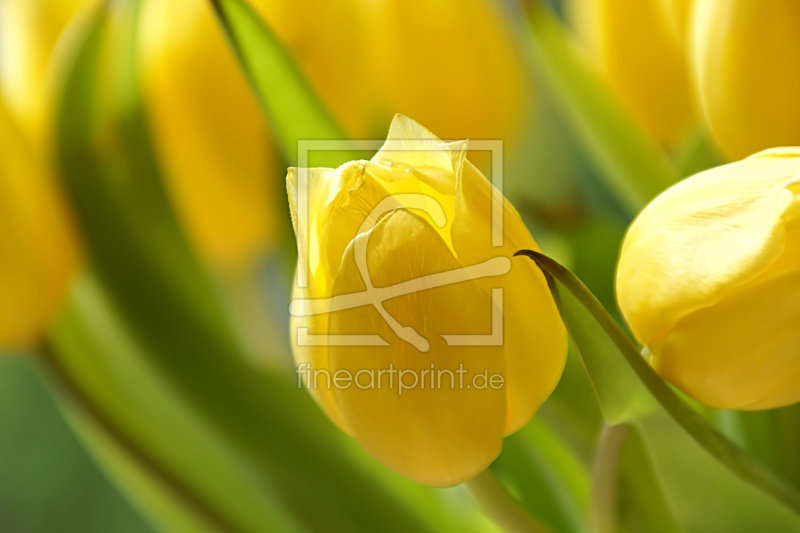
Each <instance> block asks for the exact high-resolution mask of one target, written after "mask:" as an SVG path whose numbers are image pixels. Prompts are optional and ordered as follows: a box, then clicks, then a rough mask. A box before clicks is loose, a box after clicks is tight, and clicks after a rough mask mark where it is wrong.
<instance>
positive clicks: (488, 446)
mask: <svg viewBox="0 0 800 533" xmlns="http://www.w3.org/2000/svg"><path fill="white" fill-rule="evenodd" d="M466 150H467V141H462V142H454V143H444V142H442V141H441V140H440V139H439V138H437V137H436V136H434V135H433V134H432V133H430V132H429V131H428V130H426V129H425V128H423V127H422V126H420V125H419V124H417V123H416V122H414V121H412V120H410V119H408V118H406V117H404V116H400V115H398V116H397V117H395V119H394V121H393V122H392V125H391V130H390V132H389V137H388V140H387V141H386V144H385V145H384V147H383V148H382V149H381V150H380V151H379V152H378V153H377V154H376V155H375V156H374V157H373V158H372V159H371V160H370V161H352V162H350V163H346V164H344V165H342V166H341V167H339V168H338V169H335V170H334V169H309V170H308V171H307V176H308V179H307V181H306V180H305V179H302V180H301V177H302V176H304V175H305V174H306V172H304V171H301V170H298V169H290V171H289V175H288V178H287V184H288V192H289V200H290V207H291V212H292V220H293V223H294V226H295V232H296V234H297V241H298V250H299V256H300V262H299V265H300V268H301V269H302V268H303V265H305V264H307V265H308V280H307V281H308V283H307V287H300V285H299V283H298V286H297V287H296V288H295V294H294V296H295V300H294V301H293V302H292V305H291V307H290V310H291V312H292V337H293V344H294V346H293V348H294V355H295V359H296V361H297V363H298V376H299V379H301V378H302V379H303V380H304V382H305V384H306V386H307V387H308V388H309V389H310V391H311V393H312V395H313V396H314V397H315V398H316V400H317V401H318V402H319V403H320V405H321V406H322V408H323V409H324V410H325V411H326V413H327V414H328V415H329V416H330V417H331V419H333V420H334V421H335V422H336V423H337V424H338V425H339V427H340V428H341V429H342V430H344V431H345V432H347V433H348V434H350V435H352V436H353V437H354V438H356V439H357V440H358V441H359V443H361V445H362V446H364V448H365V449H366V450H367V451H369V452H370V453H371V454H372V455H374V456H375V457H376V458H378V459H379V460H380V461H382V462H383V463H384V464H386V465H388V466H389V467H391V468H393V469H394V470H396V471H397V472H400V473H401V474H403V475H405V476H407V477H409V478H411V479H413V480H415V481H418V482H420V483H424V484H428V485H434V486H450V485H455V484H458V483H461V482H463V481H465V480H468V479H470V478H471V477H473V476H475V475H477V474H479V473H480V472H481V471H483V470H484V469H485V468H486V467H487V466H488V465H489V464H490V463H491V462H492V461H493V460H494V458H495V457H497V455H498V453H499V452H500V449H501V446H502V440H503V437H504V436H505V435H509V434H510V433H513V432H514V431H516V430H517V429H519V428H520V427H522V426H523V425H524V424H525V423H527V422H528V420H530V418H531V417H532V416H533V414H534V413H535V412H536V410H537V409H538V408H539V406H540V405H541V404H542V402H544V400H545V399H546V398H547V397H548V396H549V395H550V393H551V392H552V391H553V389H554V388H555V386H556V384H557V383H558V380H559V378H560V376H561V372H562V370H563V368H564V363H565V358H566V331H565V328H564V326H563V324H562V323H561V320H560V318H559V315H558V311H557V309H556V306H555V304H554V302H553V300H552V298H551V296H550V293H549V291H548V289H547V284H546V282H545V280H544V278H543V276H542V274H541V272H539V271H538V269H536V268H535V266H534V265H533V263H531V262H529V261H522V260H513V263H512V259H511V257H512V255H513V253H514V252H515V251H517V250H519V249H522V248H530V249H538V247H537V246H536V243H535V242H534V241H533V238H532V237H531V235H530V233H528V230H527V229H526V228H525V226H524V224H523V223H522V220H521V219H520V218H519V215H518V214H517V213H516V211H515V210H514V208H513V207H512V206H511V205H510V204H509V203H508V202H507V201H505V200H504V199H502V195H499V196H497V195H496V191H495V190H494V189H493V188H492V185H491V184H490V183H489V182H488V181H487V179H486V178H485V177H484V176H483V175H482V174H481V173H480V172H479V171H478V170H477V169H476V168H475V166H473V165H472V163H470V162H469V161H468V160H466V159H465V154H466ZM304 183H307V184H308V185H307V187H306V186H305V185H304ZM306 188H307V192H308V196H307V197H306V196H305V195H302V196H301V195H300V193H301V192H302V191H304V190H306ZM493 206H494V208H499V209H500V210H501V211H500V212H501V213H502V227H501V226H494V225H493V215H492V214H493ZM498 206H499V207H498ZM306 222H307V223H306ZM497 229H500V230H501V234H502V246H498V247H493V246H492V245H493V235H494V232H495V230H497ZM498 244H499V243H498ZM302 273H303V272H302V271H301V270H300V269H298V279H300V276H301V275H302ZM373 284H374V286H373ZM500 289H502V290H500ZM497 291H499V293H498V292H497ZM498 294H500V296H499V298H500V299H499V300H498ZM347 302H350V303H349V304H347ZM354 302H355V303H354ZM359 302H360V303H359ZM498 317H499V318H498ZM309 334H310V335H312V336H314V335H315V336H316V337H308V335H309ZM471 334H480V335H481V336H479V337H470V335H471ZM339 335H351V336H352V335H356V336H361V337H360V338H359V339H358V340H356V339H354V338H353V337H337V336H339ZM375 335H378V336H379V337H380V338H379V339H377V342H376V340H375V337H374V336H375ZM364 336H366V337H364ZM309 339H311V340H309ZM319 339H322V341H320V340H319ZM365 339H366V341H365ZM369 339H372V340H369ZM393 370H394V372H396V375H394V374H392V372H393ZM459 370H461V371H462V372H461V373H459ZM387 373H388V375H387ZM337 376H338V378H337ZM347 376H349V377H350V378H352V382H351V385H350V386H346V387H345V386H342V385H343V382H342V380H345V381H346V378H347ZM462 376H463V377H462ZM482 376H483V377H482ZM331 378H332V379H333V383H332V382H331ZM337 379H338V381H337ZM462 379H463V381H460V380H462ZM476 379H477V381H476ZM411 385H414V386H411ZM481 385H483V386H481ZM497 385H499V386H497Z"/></svg>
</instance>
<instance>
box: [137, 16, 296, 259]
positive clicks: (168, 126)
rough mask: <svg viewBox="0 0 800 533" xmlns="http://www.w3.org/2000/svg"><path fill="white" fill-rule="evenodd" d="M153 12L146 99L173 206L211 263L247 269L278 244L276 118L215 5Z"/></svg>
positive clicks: (146, 45) (144, 46)
mask: <svg viewBox="0 0 800 533" xmlns="http://www.w3.org/2000/svg"><path fill="white" fill-rule="evenodd" d="M143 9H144V12H143V15H142V19H141V39H140V45H141V46H140V51H141V68H142V79H143V85H144V90H145V101H146V105H147V112H148V118H149V120H150V123H151V126H152V131H153V136H154V138H155V144H156V151H157V154H158V157H159V159H160V161H161V163H162V166H163V169H164V174H165V179H166V180H167V185H168V188H169V190H170V192H171V193H172V198H173V201H174V202H175V205H176V208H177V211H178V213H179V215H180V217H181V219H182V220H183V222H184V224H185V227H186V229H187V232H188V234H189V237H190V239H191V240H192V242H193V243H194V245H195V247H196V249H198V250H199V251H200V252H201V253H202V254H203V255H204V256H205V258H206V259H207V260H209V261H210V263H212V264H213V265H214V266H216V267H219V268H221V269H237V268H240V267H245V266H247V265H248V264H250V263H251V262H252V261H253V260H256V259H257V258H258V257H259V255H260V254H263V253H265V252H267V251H268V250H269V249H270V247H271V246H272V245H273V244H274V241H275V239H276V226H277V222H276V220H277V219H276V216H277V208H276V206H275V205H274V203H275V202H277V195H278V194H279V190H280V189H279V187H278V186H277V182H278V179H277V176H278V174H277V173H278V165H277V162H276V156H275V149H274V147H273V144H272V141H271V138H270V135H269V131H268V129H267V123H266V119H265V118H264V116H263V113H262V111H261V108H260V107H259V104H258V102H257V101H256V99H255V96H254V94H253V92H252V90H251V88H250V87H249V85H248V82H247V79H246V78H245V75H244V73H243V71H242V70H241V68H240V66H239V64H238V63H237V60H236V57H235V55H234V52H233V50H232V49H231V47H230V46H229V44H228V43H227V42H226V38H225V35H224V33H223V30H222V27H221V26H220V24H219V23H218V22H217V20H216V17H215V15H214V12H213V8H212V6H211V3H210V2H207V1H204V0H149V1H146V2H144V4H143Z"/></svg>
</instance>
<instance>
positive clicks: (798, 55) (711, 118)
mask: <svg viewBox="0 0 800 533" xmlns="http://www.w3.org/2000/svg"><path fill="white" fill-rule="evenodd" d="M692 42H693V45H692V48H691V54H690V56H691V60H692V68H693V70H694V77H695V80H696V86H697V92H698V93H699V100H700V102H701V105H702V109H703V114H704V116H705V119H706V121H707V123H708V125H709V127H710V129H711V131H712V133H713V134H714V137H715V138H716V140H717V143H718V144H719V145H720V147H721V148H722V150H723V151H724V152H725V154H727V155H728V157H730V158H731V159H732V160H736V159H740V158H742V157H745V156H747V155H748V154H752V153H754V152H757V151H759V150H764V149H766V148H770V147H773V146H787V145H797V144H800V128H799V127H798V126H797V124H798V123H800V100H798V98H797V95H798V94H800V68H797V65H798V64H800V5H798V3H797V2H795V1H794V0H771V1H769V2H752V1H750V0H708V1H705V2H698V4H697V8H696V11H695V13H694V25H693V35H692Z"/></svg>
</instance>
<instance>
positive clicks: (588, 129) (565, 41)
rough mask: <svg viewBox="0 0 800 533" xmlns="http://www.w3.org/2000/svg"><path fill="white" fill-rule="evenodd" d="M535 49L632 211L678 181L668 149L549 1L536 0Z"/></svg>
mask: <svg viewBox="0 0 800 533" xmlns="http://www.w3.org/2000/svg"><path fill="white" fill-rule="evenodd" d="M531 4H532V6H531V8H530V13H529V15H530V16H529V23H530V34H531V42H532V49H533V53H534V57H535V59H536V62H537V65H538V68H539V71H540V72H541V74H542V77H543V78H544V80H545V81H547V82H548V84H549V85H550V88H551V91H552V93H553V94H555V95H556V96H557V97H560V104H561V108H562V111H563V113H564V116H565V117H566V118H567V120H568V121H569V122H570V124H571V125H572V127H573V129H574V130H575V132H576V134H577V136H578V137H579V138H580V139H581V140H582V141H583V143H584V145H585V147H586V150H587V151H588V153H589V154H590V156H592V158H593V159H594V161H595V163H596V165H597V167H598V168H599V169H600V170H601V172H602V176H603V177H604V178H605V180H606V185H607V186H608V188H609V189H611V191H612V192H614V193H615V194H616V196H617V198H618V200H619V202H620V204H621V205H622V207H624V208H626V209H627V211H628V213H629V214H630V215H635V214H636V213H638V212H639V211H640V210H641V209H642V208H643V207H644V206H645V204H647V203H648V202H649V201H650V200H651V199H653V198H654V197H655V196H656V195H657V194H658V193H659V192H661V191H662V190H664V189H666V188H667V187H669V186H670V185H672V184H673V183H675V182H677V181H678V179H679V176H678V175H677V174H676V173H675V171H674V170H673V168H672V166H671V164H670V162H669V159H668V158H667V156H666V154H664V152H663V151H662V150H661V149H660V148H659V147H658V146H657V145H656V144H655V142H654V141H653V140H652V139H651V138H650V137H649V136H648V135H647V134H646V133H645V132H644V131H643V130H642V129H641V128H640V127H639V126H638V124H637V123H636V122H635V121H634V120H633V118H631V117H630V115H629V114H628V113H627V112H626V111H625V109H624V108H623V107H622V105H621V104H620V102H619V101H618V99H617V98H616V96H615V95H614V94H613V93H612V92H611V90H610V89H609V88H608V86H607V85H606V84H604V83H603V81H602V80H601V79H599V77H598V75H597V74H596V73H595V72H593V71H592V70H591V68H589V66H588V65H587V63H586V61H585V59H584V58H583V57H582V56H581V54H580V52H579V50H578V49H577V46H576V45H575V43H573V42H572V40H571V38H570V36H569V35H568V33H567V31H566V30H565V29H564V27H563V25H562V24H561V22H560V21H559V20H558V19H557V18H556V16H555V15H554V14H553V13H552V11H551V9H550V8H549V7H548V6H547V5H546V4H545V2H532V3H531Z"/></svg>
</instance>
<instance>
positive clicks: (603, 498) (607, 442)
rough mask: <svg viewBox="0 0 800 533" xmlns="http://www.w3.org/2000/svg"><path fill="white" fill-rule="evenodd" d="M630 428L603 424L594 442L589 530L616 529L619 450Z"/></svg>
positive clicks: (599, 532)
mask: <svg viewBox="0 0 800 533" xmlns="http://www.w3.org/2000/svg"><path fill="white" fill-rule="evenodd" d="M629 430H630V426H629V425H628V424H618V425H616V426H611V425H608V424H606V425H605V426H603V431H602V432H601V433H600V439H599V440H598V442H597V453H596V455H595V460H594V472H593V484H592V516H591V524H592V527H591V531H592V532H593V533H613V532H615V531H617V530H618V529H619V528H618V527H617V525H618V518H617V506H618V505H617V504H618V495H619V473H620V463H621V460H622V449H623V447H624V446H625V440H626V438H627V436H628V431H629Z"/></svg>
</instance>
